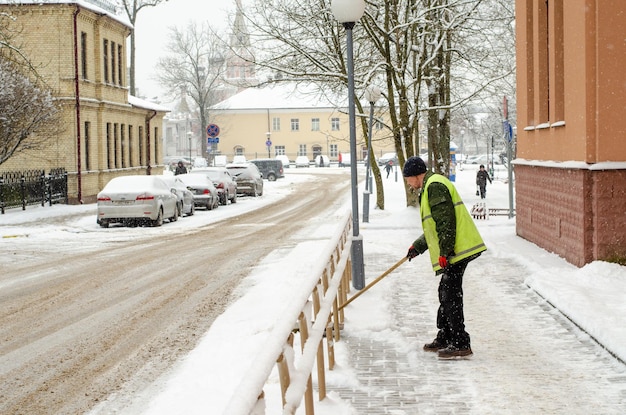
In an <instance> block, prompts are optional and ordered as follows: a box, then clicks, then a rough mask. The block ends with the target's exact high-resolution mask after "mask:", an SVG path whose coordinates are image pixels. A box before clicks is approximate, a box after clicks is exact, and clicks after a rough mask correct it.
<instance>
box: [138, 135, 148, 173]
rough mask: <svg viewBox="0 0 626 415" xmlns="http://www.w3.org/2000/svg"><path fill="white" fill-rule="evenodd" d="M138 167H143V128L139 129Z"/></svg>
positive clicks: (144, 150) (144, 152) (144, 147)
mask: <svg viewBox="0 0 626 415" xmlns="http://www.w3.org/2000/svg"><path fill="white" fill-rule="evenodd" d="M138 134H139V165H140V166H143V165H144V161H145V157H146V145H145V143H144V141H145V139H144V137H143V127H139V131H138Z"/></svg>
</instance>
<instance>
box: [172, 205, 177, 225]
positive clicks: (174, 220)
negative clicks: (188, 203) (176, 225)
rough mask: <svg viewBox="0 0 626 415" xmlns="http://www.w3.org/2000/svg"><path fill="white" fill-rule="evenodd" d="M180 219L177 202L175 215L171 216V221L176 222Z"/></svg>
mask: <svg viewBox="0 0 626 415" xmlns="http://www.w3.org/2000/svg"><path fill="white" fill-rule="evenodd" d="M177 220H178V203H177V204H176V208H174V216H172V217H171V218H170V222H176V221H177Z"/></svg>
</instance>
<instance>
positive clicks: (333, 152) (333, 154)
mask: <svg viewBox="0 0 626 415" xmlns="http://www.w3.org/2000/svg"><path fill="white" fill-rule="evenodd" d="M338 155H339V153H338V152H337V144H331V145H330V157H332V158H337V156H338Z"/></svg>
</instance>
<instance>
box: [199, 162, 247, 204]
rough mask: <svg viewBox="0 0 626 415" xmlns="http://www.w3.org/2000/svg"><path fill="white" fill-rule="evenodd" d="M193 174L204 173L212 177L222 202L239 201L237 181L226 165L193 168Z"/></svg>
mask: <svg viewBox="0 0 626 415" xmlns="http://www.w3.org/2000/svg"><path fill="white" fill-rule="evenodd" d="M191 174H204V175H206V176H208V177H209V179H211V181H212V182H213V185H214V186H215V188H216V189H217V193H218V195H219V198H220V204H222V205H225V204H227V203H228V201H229V200H230V203H237V183H236V182H235V179H233V176H231V174H230V172H229V171H228V169H226V167H206V168H203V169H193V170H192V171H191Z"/></svg>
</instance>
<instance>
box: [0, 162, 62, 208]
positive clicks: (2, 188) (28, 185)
mask: <svg viewBox="0 0 626 415" xmlns="http://www.w3.org/2000/svg"><path fill="white" fill-rule="evenodd" d="M46 202H47V203H48V204H49V205H52V204H53V203H66V204H67V172H66V171H65V169H63V168H58V169H52V170H50V172H49V173H48V174H46V173H45V171H44V170H25V171H8V172H0V212H1V213H2V214H4V213H5V210H6V209H10V208H16V207H20V206H21V207H22V210H26V206H29V205H36V204H39V203H41V206H44V205H45V204H46Z"/></svg>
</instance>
